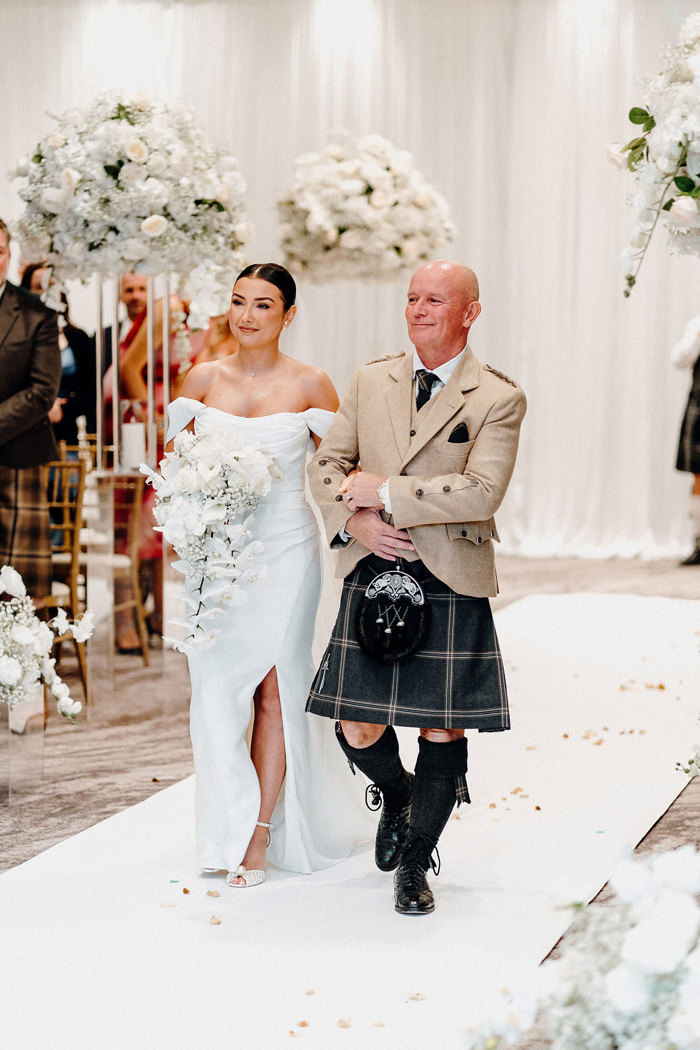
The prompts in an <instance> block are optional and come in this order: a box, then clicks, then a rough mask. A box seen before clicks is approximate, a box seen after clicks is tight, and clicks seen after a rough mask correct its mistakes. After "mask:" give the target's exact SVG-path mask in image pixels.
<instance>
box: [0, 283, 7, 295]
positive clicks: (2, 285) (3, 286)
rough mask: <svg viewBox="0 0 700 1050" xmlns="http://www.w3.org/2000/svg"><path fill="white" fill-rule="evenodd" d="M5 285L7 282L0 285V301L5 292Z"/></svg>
mask: <svg viewBox="0 0 700 1050" xmlns="http://www.w3.org/2000/svg"><path fill="white" fill-rule="evenodd" d="M6 284H7V281H3V282H2V284H0V299H2V293H3V292H4V291H5V285H6Z"/></svg>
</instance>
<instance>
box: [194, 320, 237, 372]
mask: <svg viewBox="0 0 700 1050" xmlns="http://www.w3.org/2000/svg"><path fill="white" fill-rule="evenodd" d="M190 343H191V345H192V351H193V353H194V361H193V364H195V365H201V364H203V363H204V362H206V361H219V360H221V358H222V357H230V355H231V354H236V353H238V340H237V339H236V337H235V335H234V334H233V332H232V331H231V329H230V327H229V323H228V314H227V313H226V314H222V315H221V316H220V317H212V318H210V320H209V327H208V328H207V329H206V330H204V331H202V332H195V333H194V335H192V336H190Z"/></svg>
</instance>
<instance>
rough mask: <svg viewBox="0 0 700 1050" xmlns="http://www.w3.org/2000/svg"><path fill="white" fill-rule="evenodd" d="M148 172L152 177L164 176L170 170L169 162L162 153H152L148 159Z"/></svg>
mask: <svg viewBox="0 0 700 1050" xmlns="http://www.w3.org/2000/svg"><path fill="white" fill-rule="evenodd" d="M148 170H149V171H150V173H151V175H164V174H165V172H166V171H167V170H168V162H167V160H166V159H165V157H164V156H163V154H162V153H151V155H150V156H149V158H148Z"/></svg>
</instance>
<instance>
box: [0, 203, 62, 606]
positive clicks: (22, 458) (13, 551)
mask: <svg viewBox="0 0 700 1050" xmlns="http://www.w3.org/2000/svg"><path fill="white" fill-rule="evenodd" d="M9 259H10V234H9V231H8V229H7V226H6V225H5V223H4V222H3V221H2V219H0V565H5V564H9V565H12V566H13V568H15V569H16V570H17V572H19V573H20V574H21V576H22V578H23V580H24V583H25V586H26V588H27V593H28V594H30V595H31V596H32V597H37V596H46V595H47V594H48V593H49V588H50V583H51V534H50V520H49V508H48V503H47V495H46V492H45V491H43V489H42V486H41V472H40V464H42V463H47V462H48V461H49V460H50V459H56V458H57V456H58V449H57V447H56V440H55V438H54V435H53V430H52V428H51V424H50V423H49V419H48V411H49V409H50V408H51V406H52V405H53V402H54V398H55V397H56V395H57V393H58V384H59V381H60V378H61V356H60V352H59V349H58V323H57V315H56V313H55V312H54V311H53V310H49V309H48V308H47V307H46V306H44V304H43V303H42V302H40V300H39V299H38V298H37V297H36V296H35V295H32V294H31V293H30V292H27V291H25V290H24V289H23V288H17V287H15V285H13V284H9V283H8V282H7V280H6V278H7V264H8V262H9Z"/></svg>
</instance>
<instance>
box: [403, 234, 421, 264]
mask: <svg viewBox="0 0 700 1050" xmlns="http://www.w3.org/2000/svg"><path fill="white" fill-rule="evenodd" d="M401 255H402V257H403V258H404V259H406V260H410V259H415V258H416V256H417V255H418V244H417V242H416V241H414V240H412V239H411V238H410V237H409V238H408V240H406V241H404V242H403V243H402V245H401Z"/></svg>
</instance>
